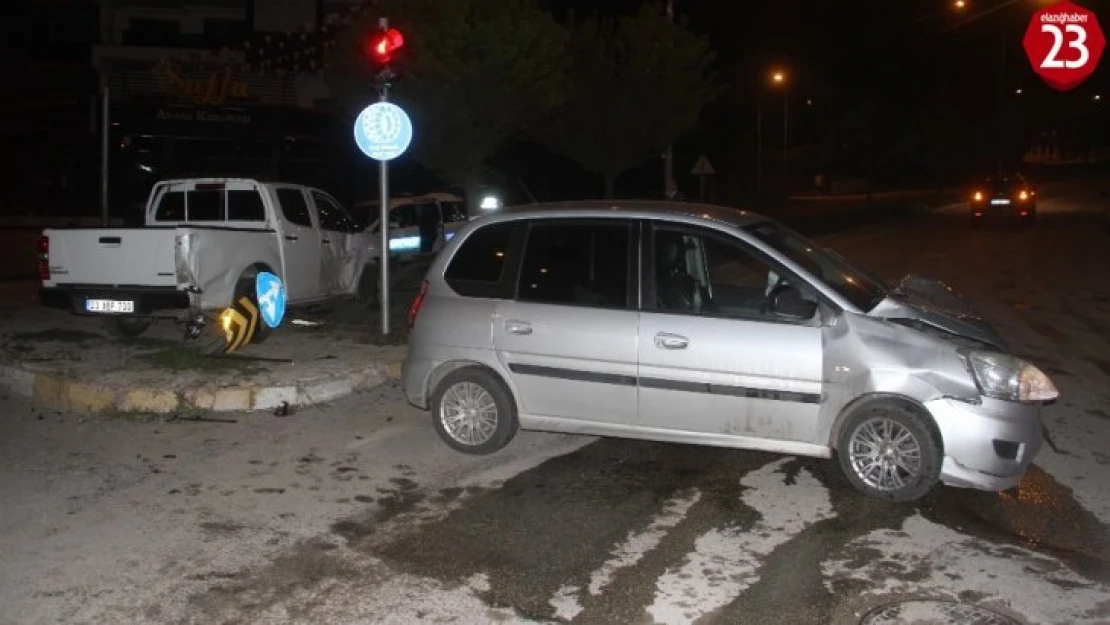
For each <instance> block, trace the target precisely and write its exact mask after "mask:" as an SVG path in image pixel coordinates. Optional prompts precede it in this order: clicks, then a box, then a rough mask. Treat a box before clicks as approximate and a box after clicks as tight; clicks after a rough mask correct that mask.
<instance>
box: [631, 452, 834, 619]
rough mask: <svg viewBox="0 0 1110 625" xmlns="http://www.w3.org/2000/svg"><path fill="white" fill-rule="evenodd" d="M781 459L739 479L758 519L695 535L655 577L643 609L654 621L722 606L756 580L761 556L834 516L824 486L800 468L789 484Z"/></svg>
mask: <svg viewBox="0 0 1110 625" xmlns="http://www.w3.org/2000/svg"><path fill="white" fill-rule="evenodd" d="M790 460H792V458H783V459H781V460H778V461H776V462H772V463H770V464H768V465H766V466H764V467H762V468H761V469H759V470H758V471H753V472H751V473H749V474H748V475H746V476H745V477H744V478H743V479H742V480H740V483H741V485H743V486H745V487H746V489H747V490H745V491H744V494H743V495H742V496H741V500H742V501H743V502H744V503H745V504H747V505H748V506H750V507H752V508H753V509H755V511H756V512H758V513H759V514H760V515H761V516H762V519H761V520H760V521H758V522H756V523H755V525H754V526H752V527H751V528H741V527H724V528H718V529H713V530H711V531H709V532H706V533H705V534H703V535H702V536H701V537H699V538H698V539H697V541H696V542H695V544H694V551H693V552H692V553H690V554H689V555H687V557H686V563H685V564H684V565H683V566H682V567H681V568H680V569H678V570H670V571H667V572H666V573H664V574H663V576H661V577H660V578H659V580H658V581H657V582H656V591H655V602H654V603H653V604H652V605H651V606H650V607H649V608H648V613H649V614H650V615H651V617H652V618H653V619H654V621H655V622H657V623H667V624H670V623H690V622H692V621H694V620H696V619H698V618H699V617H702V616H704V615H706V614H709V613H711V612H713V611H715V610H717V609H720V608H722V607H724V606H726V605H728V604H729V603H730V602H731V601H733V600H734V599H735V598H736V597H738V596H739V595H740V594H741V593H743V592H744V590H746V589H747V588H749V587H750V586H751V585H752V584H754V583H756V582H757V581H759V568H760V566H761V562H760V560H761V558H765V557H766V556H768V555H770V554H771V552H773V551H774V550H775V548H777V547H778V546H779V545H781V544H783V543H785V542H788V541H789V540H791V539H792V538H793V537H794V536H796V535H797V534H798V533H799V532H801V531H802V530H804V529H805V528H806V527H807V526H808V525H811V524H813V523H816V522H817V521H821V520H824V519H828V518H832V517H833V516H834V512H833V508H832V504H831V503H830V502H829V493H828V490H827V489H826V488H825V487H824V486H823V485H822V484H821V483H820V482H818V481H817V480H816V479H814V478H813V476H811V475H810V474H809V472H807V471H806V470H805V469H802V470H801V471H800V472H799V473H798V475H797V477H796V479H795V483H794V484H790V485H788V484H785V478H786V476H784V475H783V474H782V473H780V472H779V470H780V469H781V468H782V465H783V464H785V463H787V462H789V461H790Z"/></svg>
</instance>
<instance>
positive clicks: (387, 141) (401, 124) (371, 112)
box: [355, 102, 412, 161]
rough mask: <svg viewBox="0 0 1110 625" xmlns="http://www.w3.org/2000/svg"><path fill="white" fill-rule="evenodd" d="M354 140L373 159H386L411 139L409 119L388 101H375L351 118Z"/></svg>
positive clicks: (403, 150)
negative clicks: (356, 116) (352, 120)
mask: <svg viewBox="0 0 1110 625" xmlns="http://www.w3.org/2000/svg"><path fill="white" fill-rule="evenodd" d="M355 143H357V144H358V149H360V150H362V153H363V154H365V155H367V156H369V157H370V158H372V159H374V160H375V161H390V160H393V159H395V158H397V157H398V156H400V155H402V154H404V153H405V150H407V149H408V147H409V143H412V120H410V119H409V116H408V114H407V113H405V111H404V109H402V108H401V107H399V106H397V105H396V104H393V103H392V102H376V103H374V104H371V105H370V106H368V107H366V108H365V109H363V110H362V113H359V116H358V118H357V119H355Z"/></svg>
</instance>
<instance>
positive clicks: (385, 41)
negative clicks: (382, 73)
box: [366, 28, 405, 63]
mask: <svg viewBox="0 0 1110 625" xmlns="http://www.w3.org/2000/svg"><path fill="white" fill-rule="evenodd" d="M403 45H405V38H404V37H403V36H401V31H399V30H397V29H396V28H390V29H389V30H386V31H384V32H380V33H375V34H374V35H373V36H372V37H370V39H369V41H367V46H366V48H367V53H368V54H369V55H370V58H371V59H372V60H373V61H374V62H375V63H388V62H389V60H390V59H391V58H393V53H394V52H396V51H397V50H400V49H401V46H403Z"/></svg>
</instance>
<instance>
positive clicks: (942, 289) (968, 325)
mask: <svg viewBox="0 0 1110 625" xmlns="http://www.w3.org/2000/svg"><path fill="white" fill-rule="evenodd" d="M869 315H870V316H873V317H882V318H884V319H892V320H894V319H899V320H916V321H920V322H922V323H925V324H928V325H930V326H933V327H935V328H938V329H940V330H944V331H945V332H950V333H952V334H956V335H959V336H962V337H965V338H969V339H972V340H975V341H980V342H983V343H987V344H988V345H991V346H992V347H994V348H996V349H999V350H1002V351H1008V347H1007V345H1006V341H1005V340H1003V338H1002V337H1001V336H1000V335H999V334H998V332H997V331H996V330H995V329H994V327H993V326H991V325H990V324H989V323H987V321H986V320H985V319H983V317H982V315H980V314H979V313H978V312H977V311H976V310H975V309H974V308H972V307H971V306H970V305H969V304H968V303H967V302H966V301H964V299H963V298H962V297H961V296H960V295H959V294H958V293H956V291H954V290H953V289H952V287H950V286H948V285H947V284H944V283H943V282H941V281H939V280H934V279H932V278H927V277H924V276H918V275H915V274H909V275H907V276H906V277H904V278H902V280H901V281H900V282H899V283H898V284H897V286H895V287H894V288H893V289H891V290H890V292H889V293H888V294H887V297H886V298H885V299H884V300H883V301H882V302H880V303H879V305H878V306H876V307H875V308H874V309H873V310H872V311H871V312H870V313H869Z"/></svg>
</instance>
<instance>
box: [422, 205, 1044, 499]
mask: <svg viewBox="0 0 1110 625" xmlns="http://www.w3.org/2000/svg"><path fill="white" fill-rule="evenodd" d="M408 321H409V326H410V329H411V334H410V339H409V352H408V356H407V358H406V360H405V362H404V364H403V367H402V383H403V387H404V392H405V394H406V397H407V399H408V400H409V402H411V403H412V404H414V405H415V406H417V407H419V408H422V409H426V410H429V411H430V412H431V415H432V422H433V424H434V428H435V430H436V432H437V433H438V434H439V436H440V437H441V438H442V440H443V441H444V442H445V443H446V444H447V445H449V446H451V447H452V448H454V449H456V450H459V451H461V452H466V453H472V454H488V453H493V452H495V451H497V450H499V449H501V448H503V447H504V446H505V445H507V444H508V443H509V441H510V440H511V439H512V438H513V436H514V435H515V433H516V432H517V430H518V428H523V429H528V430H544V431H553V432H565V433H573V434H586V435H595V436H611V437H623V438H632V439H647V440H654V441H664V442H674V443H686V444H699V445H711V446H719V447H730V448H738V449H754V450H763V451H770V452H779V453H784V454H796V455H802V456H814V457H825V458H832V457H834V456H835V457H836V458H837V459H838V461H839V464H840V466H841V468H842V469H843V471H844V473H845V475H846V476H847V478H848V480H849V481H850V482H851V483H852V484H853V485H854V486H855V487H856V488H858V489H859V490H860V491H862V492H864V493H866V494H869V495H872V496H876V497H881V498H887V499H893V500H913V499H916V498H919V497H921V496H923V495H924V494H925V493H927V492H928V491H929V490H930V489H932V488H933V487H934V485H936V484H937V483H938V482H943V483H946V484H950V485H955V486H961V487H972V488H979V489H986V490H1005V489H1007V488H1010V487H1013V486H1014V485H1016V484H1017V483H1018V482H1019V481H1020V480H1021V477H1022V475H1023V473H1024V471H1025V469H1026V468H1027V467H1028V466H1029V465H1030V463H1032V462H1033V459H1034V457H1035V456H1036V455H1037V452H1038V450H1039V449H1040V447H1041V444H1042V442H1043V434H1044V431H1043V426H1042V424H1041V420H1040V410H1041V405H1042V404H1043V403H1045V402H1049V401H1052V400H1054V399H1055V398H1056V396H1057V391H1056V388H1055V386H1054V385H1053V383H1052V381H1051V380H1050V379H1049V378H1048V377H1047V376H1046V375H1045V374H1044V373H1042V372H1041V371H1040V370H1039V369H1037V367H1035V366H1034V365H1033V364H1031V363H1029V362H1027V361H1025V360H1023V359H1021V358H1018V357H1017V356H1015V355H1013V354H1012V353H1010V351H1009V350H1008V349H1007V347H1006V345H1005V344H1004V342H1003V340H1002V339H1001V338H1000V337H999V336H998V334H997V333H996V332H995V331H994V330H993V329H992V328H991V326H990V325H989V324H988V323H986V321H984V320H983V319H982V318H981V317H980V316H978V315H977V314H976V313H975V312H974V311H973V310H972V309H971V308H970V307H969V306H967V304H966V303H964V301H963V300H962V299H961V298H960V297H959V296H957V295H956V294H955V293H954V292H953V291H951V290H950V289H948V288H947V287H945V286H944V285H942V284H940V283H938V282H936V281H933V280H928V279H926V278H922V277H917V276H907V277H906V278H905V279H903V280H902V281H901V282H899V283H898V284H897V285H892V284H888V283H885V282H883V281H881V280H879V279H877V278H874V277H872V276H870V275H869V274H867V273H866V272H864V271H861V270H859V269H856V268H855V267H853V266H852V265H850V264H849V263H848V262H847V261H845V260H844V259H843V258H841V257H840V256H839V255H837V254H835V253H833V252H831V251H829V250H826V249H823V248H822V247H821V246H819V245H818V244H816V243H814V242H812V241H809V240H807V239H805V238H804V237H802V236H801V235H798V234H796V233H795V232H793V231H791V230H790V229H788V228H786V227H785V226H783V225H782V224H780V223H778V222H776V221H773V220H770V219H767V218H765V217H762V216H759V215H755V214H752V213H749V212H744V211H739V210H736V209H731V208H724V207H717V206H710V205H703V204H696V203H685V202H671V201H619V202H616V201H596V202H572V203H560V204H546V205H530V206H521V207H514V208H510V209H505V210H503V211H502V212H501V213H499V214H496V215H490V216H488V217H485V218H483V219H481V220H477V221H474V222H470V223H468V224H467V225H466V226H465V227H463V228H462V229H461V230H460V231H459V234H458V235H457V236H456V237H455V238H454V239H453V240H452V241H450V242H449V243H448V244H447V245H446V246H445V247H444V249H443V250H442V251H441V252H440V254H439V255H437V257H436V259H435V260H434V261H433V263H432V265H431V267H430V269H429V271H428V273H427V274H426V276H425V280H424V281H423V283H422V285H421V290H420V292H419V294H418V295H417V297H416V298H415V300H414V301H413V304H412V307H411V309H410V311H409V319H408Z"/></svg>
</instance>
